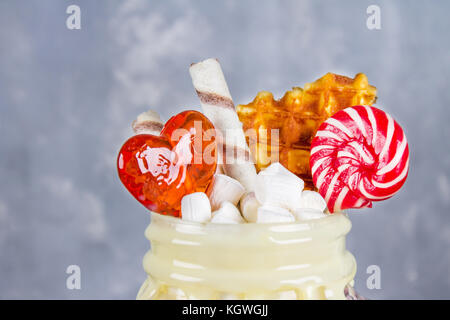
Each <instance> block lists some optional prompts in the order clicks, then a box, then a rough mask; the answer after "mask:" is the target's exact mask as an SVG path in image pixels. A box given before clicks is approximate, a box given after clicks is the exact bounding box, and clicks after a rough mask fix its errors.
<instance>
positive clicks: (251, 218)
mask: <svg viewBox="0 0 450 320" xmlns="http://www.w3.org/2000/svg"><path fill="white" fill-rule="evenodd" d="M260 206H261V204H260V203H259V202H258V200H257V199H256V196H255V193H254V192H250V193H247V194H246V195H244V196H243V197H242V198H241V202H240V208H241V212H242V215H243V216H244V218H245V220H247V221H248V222H256V220H257V218H258V208H259V207H260Z"/></svg>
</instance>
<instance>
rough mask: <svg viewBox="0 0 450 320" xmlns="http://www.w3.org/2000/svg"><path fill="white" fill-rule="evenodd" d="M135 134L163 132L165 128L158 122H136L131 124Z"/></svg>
mask: <svg viewBox="0 0 450 320" xmlns="http://www.w3.org/2000/svg"><path fill="white" fill-rule="evenodd" d="M131 126H132V127H133V130H134V132H135V133H138V132H142V131H155V132H156V131H158V132H159V131H161V130H162V128H163V124H162V123H160V122H156V121H142V122H138V121H136V120H134V121H133V123H132V124H131Z"/></svg>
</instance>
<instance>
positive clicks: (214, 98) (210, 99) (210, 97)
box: [196, 90, 234, 110]
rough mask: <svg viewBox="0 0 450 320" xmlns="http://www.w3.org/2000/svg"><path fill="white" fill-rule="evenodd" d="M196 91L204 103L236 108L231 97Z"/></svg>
mask: <svg viewBox="0 0 450 320" xmlns="http://www.w3.org/2000/svg"><path fill="white" fill-rule="evenodd" d="M196 91H197V95H198V97H199V98H200V101H201V102H202V103H204V104H209V105H212V106H217V107H222V108H228V109H232V110H234V103H233V100H231V99H230V98H227V97H224V96H221V95H218V94H216V93H210V92H202V91H198V90H196Z"/></svg>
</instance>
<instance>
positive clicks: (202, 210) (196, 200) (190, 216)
mask: <svg viewBox="0 0 450 320" xmlns="http://www.w3.org/2000/svg"><path fill="white" fill-rule="evenodd" d="M181 218H182V219H183V220H186V221H193V222H200V223H203V222H207V221H209V220H210V219H211V204H210V203H209V199H208V196H207V195H206V193H204V192H195V193H191V194H187V195H185V196H184V197H183V198H182V199H181Z"/></svg>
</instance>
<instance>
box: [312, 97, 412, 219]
mask: <svg viewBox="0 0 450 320" xmlns="http://www.w3.org/2000/svg"><path fill="white" fill-rule="evenodd" d="M310 165H311V171H312V176H313V181H314V184H315V185H316V187H317V188H318V189H319V192H320V194H321V195H322V196H323V197H324V198H325V200H326V202H327V204H328V210H329V211H330V212H335V211H340V210H343V209H350V208H366V207H372V201H381V200H385V199H388V198H390V197H392V196H393V195H394V194H395V193H396V192H397V191H398V190H399V189H400V188H401V187H402V185H403V183H404V182H405V180H406V177H407V176H408V168H409V148H408V142H407V141H406V136H405V133H404V132H403V130H402V128H401V127H400V126H399V125H398V123H397V122H396V121H395V120H394V119H393V118H392V117H391V116H390V115H389V114H387V113H386V112H384V111H382V110H380V109H377V108H374V107H371V106H354V107H349V108H345V109H343V110H341V111H339V112H337V113H335V114H334V115H333V116H332V117H331V118H329V119H327V120H326V121H325V122H324V123H322V125H321V126H320V127H319V130H318V131H317V133H316V136H315V137H314V139H313V141H312V143H311V158H310Z"/></svg>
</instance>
